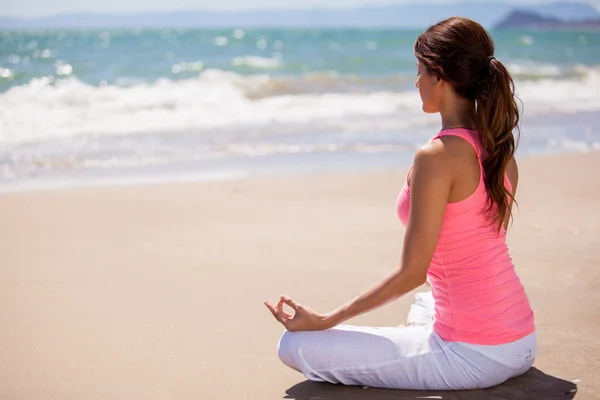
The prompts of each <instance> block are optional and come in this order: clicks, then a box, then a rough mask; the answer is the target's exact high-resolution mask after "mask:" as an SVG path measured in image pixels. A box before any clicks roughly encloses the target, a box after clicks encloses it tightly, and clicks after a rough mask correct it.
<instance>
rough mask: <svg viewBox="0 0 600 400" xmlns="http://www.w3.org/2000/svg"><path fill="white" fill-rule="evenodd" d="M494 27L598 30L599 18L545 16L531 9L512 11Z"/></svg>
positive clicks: (599, 27)
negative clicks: (573, 18)
mask: <svg viewBox="0 0 600 400" xmlns="http://www.w3.org/2000/svg"><path fill="white" fill-rule="evenodd" d="M495 28H496V29H585V30H587V29H593V30H600V18H595V19H577V20H567V19H561V18H554V17H545V16H542V15H540V14H537V13H535V12H531V11H523V10H517V11H513V12H512V13H510V14H509V15H507V16H506V17H505V18H504V19H502V20H501V21H500V22H499V23H498V24H496V26H495Z"/></svg>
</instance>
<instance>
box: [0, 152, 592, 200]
mask: <svg viewBox="0 0 600 400" xmlns="http://www.w3.org/2000/svg"><path fill="white" fill-rule="evenodd" d="M415 151H416V150H415ZM408 154H410V156H411V157H412V154H413V153H408V152H403V153H401V154H398V153H393V152H390V153H387V154H381V153H379V154H372V155H370V156H369V157H373V158H375V160H377V158H379V157H381V159H383V160H384V161H383V162H380V163H377V162H376V161H369V160H368V157H365V159H367V162H365V159H363V160H362V162H361V163H358V164H357V165H355V166H354V167H353V166H351V165H350V163H348V162H345V163H344V164H343V166H340V165H338V164H336V163H335V157H332V155H331V154H324V155H322V156H323V158H324V159H327V158H329V159H330V161H328V162H327V163H324V164H321V165H316V166H315V167H313V168H312V169H310V168H304V169H301V168H298V167H297V166H295V167H294V166H292V167H290V166H288V168H287V170H285V169H284V170H283V171H280V172H275V171H274V170H273V168H271V169H268V168H266V167H265V166H262V168H257V169H256V170H255V171H249V170H244V169H235V168H230V169H215V170H213V171H210V170H209V171H206V172H199V171H191V172H187V173H182V174H179V175H173V174H164V173H162V174H160V173H159V174H156V175H152V174H138V175H137V176H135V174H133V175H130V176H127V177H116V176H113V177H100V178H98V177H97V178H91V179H90V178H89V177H87V178H86V177H81V178H79V179H70V180H69V179H68V178H66V179H65V178H63V179H60V178H59V179H56V180H54V181H52V180H46V181H41V182H36V183H30V182H25V183H16V184H3V183H2V182H1V181H0V197H1V196H9V195H12V194H18V193H39V192H53V191H69V190H86V189H98V188H106V189H116V188H122V187H138V188H144V187H165V186H170V185H196V184H198V185H200V184H210V183H217V182H239V181H244V180H251V181H253V180H279V179H297V178H302V177H308V178H310V177H316V176H322V175H327V176H330V175H334V176H335V175H348V174H361V173H376V172H387V171H398V170H400V171H402V170H407V169H408V168H409V167H410V165H411V164H410V162H411V161H412V158H411V157H407V155H408ZM586 154H600V148H598V149H596V148H593V149H587V150H571V151H565V150H560V151H557V152H555V153H530V154H526V155H524V156H519V154H517V162H520V161H523V160H535V159H540V158H542V159H543V158H548V157H562V156H576V155H586ZM357 157H361V156H360V155H358V156H357V155H349V157H348V158H353V159H356V158H357ZM394 158H396V160H393V159H394ZM390 160H392V161H390ZM275 168H276V167H275Z"/></svg>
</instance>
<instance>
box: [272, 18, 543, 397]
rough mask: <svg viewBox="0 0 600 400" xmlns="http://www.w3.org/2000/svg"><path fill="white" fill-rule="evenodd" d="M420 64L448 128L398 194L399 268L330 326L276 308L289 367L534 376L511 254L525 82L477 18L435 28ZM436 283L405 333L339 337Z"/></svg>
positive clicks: (431, 378)
mask: <svg viewBox="0 0 600 400" xmlns="http://www.w3.org/2000/svg"><path fill="white" fill-rule="evenodd" d="M414 52H415V55H416V58H417V68H418V80H417V82H416V86H417V88H418V89H419V93H420V95H421V100H422V102H423V111H425V112H427V113H439V114H440V116H441V123H442V127H441V131H440V132H439V133H438V134H437V135H435V137H433V138H432V139H431V140H430V141H429V142H428V143H427V144H425V145H424V146H423V147H422V148H421V149H420V150H419V151H417V153H416V155H415V158H414V163H413V166H412V168H411V169H410V171H409V173H408V175H407V178H406V183H405V185H404V187H403V188H402V190H401V191H400V194H399V196H398V201H397V211H398V215H399V218H400V220H401V221H402V223H403V224H405V225H406V235H405V239H404V248H403V253H402V258H401V261H400V265H399V267H398V269H396V270H395V271H392V272H391V273H390V274H389V276H387V277H386V278H385V279H383V280H382V281H381V282H379V283H377V284H375V285H374V286H373V287H371V288H370V289H368V290H367V291H365V292H364V293H363V294H361V295H360V296H358V297H357V298H355V299H354V300H352V301H350V302H348V303H346V304H344V305H342V306H341V307H339V308H338V309H336V310H334V311H332V312H330V313H327V314H320V313H317V312H315V311H314V310H312V309H310V308H308V307H305V306H302V305H300V304H298V303H296V302H295V301H294V300H292V299H290V298H288V297H285V296H284V297H282V298H281V299H280V301H279V303H278V304H277V305H273V304H271V303H269V302H265V304H266V305H267V307H268V308H269V310H270V311H271V313H272V314H273V316H274V317H275V318H276V319H277V320H278V321H279V322H280V323H282V324H283V325H284V326H285V328H287V330H286V331H285V332H284V334H283V336H282V337H281V340H280V342H279V350H278V353H279V357H280V359H281V360H282V361H283V363H285V364H286V365H288V366H289V367H291V368H293V369H295V370H298V371H300V372H302V373H303V374H304V375H305V376H306V377H307V378H308V379H310V380H315V381H326V382H331V383H342V384H346V385H361V386H371V387H380V388H397V389H424V390H451V389H477V388H486V387H490V386H494V385H497V384H499V383H502V382H504V381H506V380H507V379H509V378H511V377H515V376H518V375H521V374H523V373H524V372H525V371H527V370H528V369H529V368H530V367H531V366H532V364H533V361H534V358H535V355H536V349H537V341H536V336H535V327H534V321H533V312H532V310H531V307H530V304H529V300H528V298H527V295H526V293H525V291H524V289H523V286H522V285H521V282H520V280H519V278H518V277H517V275H516V273H515V269H514V266H513V264H512V261H511V258H510V256H509V252H508V248H507V245H506V229H507V226H508V223H509V220H510V217H511V207H512V202H513V199H514V196H515V192H516V188H517V182H518V171H517V164H516V162H515V159H514V157H513V156H514V151H515V137H514V136H513V131H514V130H515V129H517V127H518V122H519V111H518V107H517V105H516V103H515V98H514V84H513V80H512V78H511V76H510V74H509V73H508V71H507V70H506V68H505V67H504V65H503V64H502V63H501V62H500V61H499V60H497V59H496V58H494V44H493V41H492V39H491V37H490V35H489V34H488V33H487V32H486V31H485V29H484V28H483V27H482V26H481V25H479V24H478V23H476V22H474V21H471V20H469V19H466V18H450V19H447V20H444V21H442V22H440V23H438V24H436V25H434V26H432V27H431V28H429V29H428V30H427V31H426V32H424V33H423V34H421V35H420V36H419V37H418V39H417V40H416V43H415V46H414ZM426 281H427V282H428V283H429V284H430V285H431V292H428V293H420V294H418V295H417V302H416V303H415V304H414V305H413V306H412V307H411V312H410V313H409V317H408V321H407V324H406V326H402V327H382V328H373V327H356V326H348V325H340V324H342V323H343V322H345V321H346V320H348V319H350V318H352V317H355V316H357V315H359V314H362V313H365V312H367V311H370V310H373V309H375V308H377V307H380V306H382V305H384V304H386V303H389V302H391V301H393V300H395V299H397V298H399V297H400V296H403V295H405V294H406V293H408V292H410V291H411V290H413V289H415V288H417V287H419V286H421V285H422V284H423V283H425V282H426ZM284 304H287V305H289V306H290V307H291V308H292V309H293V310H294V313H293V315H292V314H289V313H287V312H286V311H285V310H284V309H283V306H284ZM432 310H433V311H432Z"/></svg>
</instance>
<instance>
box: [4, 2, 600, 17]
mask: <svg viewBox="0 0 600 400" xmlns="http://www.w3.org/2000/svg"><path fill="white" fill-rule="evenodd" d="M416 1H419V2H420V1H423V0H395V1H394V0H302V1H298V0H296V1H289V0H219V1H215V0H100V1H99V0H0V17H17V18H34V17H45V16H52V15H58V14H67V13H78V12H85V13H95V12H98V13H133V12H144V11H168V10H182V9H184V10H187V9H195V10H200V9H206V10H241V9H245V10H247V9H261V8H277V9H297V8H311V7H327V8H336V7H343V8H349V7H356V6H361V5H382V4H392V3H408V2H416ZM429 1H431V2H438V3H451V2H457V1H460V0H429ZM479 1H481V2H485V1H489V0H479ZM556 1H557V0H520V1H518V3H519V4H525V3H527V4H539V3H548V2H556ZM558 1H561V2H575V1H581V0H558ZM512 2H513V3H517V0H513V1H512ZM584 2H585V0H584ZM587 2H588V3H591V4H593V5H594V6H596V8H598V9H600V0H588V1H587Z"/></svg>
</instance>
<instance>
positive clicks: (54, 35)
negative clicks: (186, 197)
mask: <svg viewBox="0 0 600 400" xmlns="http://www.w3.org/2000/svg"><path fill="white" fill-rule="evenodd" d="M419 33H420V32H419V31H411V30H351V29H329V30H319V29H307V30H300V29H269V30H241V29H229V30H225V29H223V30H201V29H181V30H169V29H157V30H150V29H144V30H46V31H3V32H0V190H2V191H10V190H17V189H23V188H38V187H47V186H48V187H55V186H73V185H95V184H101V185H102V184H120V183H125V184H129V183H132V182H157V181H160V182H176V181H188V180H213V179H227V178H238V177H243V176H248V175H256V174H287V173H295V172H299V173H304V172H322V171H332V170H364V169H374V168H388V167H398V166H406V165H408V164H409V163H410V161H411V157H412V154H413V152H414V150H415V148H417V147H418V146H419V145H420V144H422V143H423V142H424V141H425V140H427V139H428V138H429V137H431V136H433V135H434V134H435V132H436V131H437V129H439V119H438V117H437V116H434V115H425V114H423V112H422V111H421V103H420V99H419V95H418V92H417V90H416V89H415V87H414V81H415V79H416V76H415V75H416V67H415V62H416V60H415V58H414V55H413V52H412V44H413V42H414V40H415V38H416V37H417V36H418V34H419ZM492 35H493V37H494V40H495V42H496V48H497V49H496V56H497V58H498V59H500V60H501V61H502V62H504V63H505V64H506V65H507V66H508V68H509V70H510V71H511V72H512V73H513V75H514V77H515V79H516V88H517V94H518V96H519V98H520V99H521V100H522V102H523V122H522V125H521V128H522V130H521V131H522V132H521V139H520V147H519V152H520V153H522V154H525V155H530V154H547V153H555V152H572V151H589V150H593V149H600V124H599V123H598V122H600V32H567V31H559V32H554V31H530V32H515V31H511V32H508V31H496V32H492Z"/></svg>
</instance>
